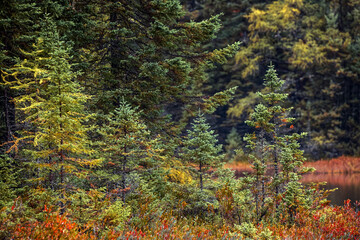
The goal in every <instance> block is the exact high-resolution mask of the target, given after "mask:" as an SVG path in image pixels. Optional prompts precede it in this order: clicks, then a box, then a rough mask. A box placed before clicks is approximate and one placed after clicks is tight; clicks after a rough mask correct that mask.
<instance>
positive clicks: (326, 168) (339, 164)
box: [305, 156, 360, 173]
mask: <svg viewBox="0 0 360 240" xmlns="http://www.w3.org/2000/svg"><path fill="white" fill-rule="evenodd" d="M305 166H306V167H314V168H315V169H316V172H315V173H360V158H359V157H346V156H341V157H338V158H334V159H330V160H319V161H316V162H306V163H305Z"/></svg>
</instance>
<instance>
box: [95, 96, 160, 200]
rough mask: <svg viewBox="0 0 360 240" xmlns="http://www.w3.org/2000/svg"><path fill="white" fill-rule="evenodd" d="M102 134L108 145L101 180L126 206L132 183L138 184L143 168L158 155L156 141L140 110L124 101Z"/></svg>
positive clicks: (108, 117)
mask: <svg viewBox="0 0 360 240" xmlns="http://www.w3.org/2000/svg"><path fill="white" fill-rule="evenodd" d="M101 134H102V135H103V138H104V141H103V143H104V144H105V146H104V148H103V151H104V153H105V161H104V163H105V168H104V171H102V177H103V178H104V179H105V181H106V185H107V186H108V190H115V192H117V195H118V196H119V197H121V199H122V201H123V202H124V203H125V200H126V193H127V192H129V190H130V189H131V188H134V185H136V184H130V183H131V182H133V183H134V182H136V183H138V180H139V179H138V178H139V169H140V166H141V167H144V166H146V165H147V164H149V161H150V160H151V159H152V158H153V157H156V156H157V155H158V153H159V149H156V145H157V140H156V138H155V139H151V137H150V134H151V133H150V131H149V130H148V129H147V126H146V125H145V124H144V122H143V121H142V120H141V118H140V112H139V111H138V108H133V107H131V105H130V104H128V103H127V102H125V101H124V100H123V101H121V102H120V106H119V107H118V108H116V109H115V110H114V111H113V112H111V113H110V114H108V115H107V116H106V125H105V126H104V127H103V128H102V130H101ZM131 185H133V186H131ZM132 190H133V189H132Z"/></svg>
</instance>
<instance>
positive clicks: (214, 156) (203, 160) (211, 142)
mask: <svg viewBox="0 0 360 240" xmlns="http://www.w3.org/2000/svg"><path fill="white" fill-rule="evenodd" d="M184 146H185V147H184V149H183V151H184V155H183V159H184V160H185V161H186V162H188V163H190V164H196V166H197V167H196V168H194V171H195V172H197V175H198V179H199V188H200V189H201V190H203V188H204V176H206V175H207V171H208V170H209V168H210V167H216V166H218V165H219V163H220V162H221V160H222V158H223V156H222V155H221V154H220V152H221V151H222V146H221V145H217V139H216V135H215V134H214V130H210V126H209V125H208V124H207V123H206V119H205V117H204V116H203V115H201V114H200V115H199V116H198V117H197V118H196V119H194V122H193V123H192V129H189V130H188V131H187V138H186V140H185V141H184Z"/></svg>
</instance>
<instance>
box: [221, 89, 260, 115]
mask: <svg viewBox="0 0 360 240" xmlns="http://www.w3.org/2000/svg"><path fill="white" fill-rule="evenodd" d="M256 99H257V95H256V93H254V92H250V93H249V95H248V96H246V97H244V98H240V99H238V101H237V103H236V104H235V105H233V106H231V107H230V108H229V109H228V110H227V115H228V116H230V117H240V116H241V115H242V114H243V113H244V112H245V111H246V113H249V112H250V111H252V109H253V105H254V104H255V103H256Z"/></svg>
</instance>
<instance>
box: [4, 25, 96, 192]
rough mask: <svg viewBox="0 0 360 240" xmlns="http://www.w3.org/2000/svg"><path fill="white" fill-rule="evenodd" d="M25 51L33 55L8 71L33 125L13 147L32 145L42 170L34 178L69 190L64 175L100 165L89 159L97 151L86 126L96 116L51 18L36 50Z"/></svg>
mask: <svg viewBox="0 0 360 240" xmlns="http://www.w3.org/2000/svg"><path fill="white" fill-rule="evenodd" d="M26 55H27V57H28V59H26V60H24V61H22V62H21V63H19V64H17V65H15V66H14V67H13V68H11V69H10V70H9V72H3V74H4V77H3V79H4V81H5V85H9V86H10V87H11V88H12V89H16V90H19V91H21V93H22V94H21V95H19V96H17V97H16V98H14V101H15V103H16V109H17V110H20V111H21V113H23V114H24V115H23V116H24V117H23V119H21V120H22V121H24V122H27V123H29V125H30V127H29V128H28V129H24V130H23V131H22V132H19V133H20V135H19V136H20V137H18V138H16V141H13V142H12V146H11V147H10V149H9V150H8V151H11V150H15V152H17V149H18V146H19V144H20V143H21V144H22V142H25V143H28V146H27V148H26V150H25V149H24V153H25V154H27V155H28V156H29V157H31V159H32V162H30V163H31V164H32V165H33V167H34V168H35V171H40V172H39V173H38V174H37V176H36V177H37V179H35V180H37V181H38V183H40V182H43V183H45V185H47V186H48V187H51V188H57V189H59V188H64V185H63V184H64V181H65V177H64V174H65V173H71V172H77V173H79V171H78V170H79V169H77V167H81V166H85V165H86V166H92V165H96V164H98V161H97V160H91V161H90V160H86V159H84V156H86V155H89V154H91V153H92V150H90V148H89V146H88V145H89V140H88V138H87V132H88V131H89V130H90V128H89V127H88V126H86V125H85V124H86V122H87V120H88V119H89V118H90V117H91V115H88V114H86V113H85V107H84V105H85V103H86V102H87V100H88V99H89V96H87V95H85V94H83V93H82V92H81V91H82V90H83V89H82V88H81V86H80V85H79V83H78V82H77V81H76V78H77V77H78V76H79V73H78V72H73V71H72V64H70V63H69V60H70V56H69V48H68V46H66V44H65V43H64V42H63V41H61V40H60V36H59V34H58V32H57V31H56V27H55V26H54V24H53V22H52V20H51V19H49V18H46V19H45V20H44V23H43V29H42V32H41V33H40V34H39V38H38V40H37V43H36V44H35V45H34V50H33V51H32V52H30V53H26ZM8 78H14V79H15V81H7V79H8ZM36 169H37V170H36ZM78 176H80V175H78ZM39 181H40V182H39Z"/></svg>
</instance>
